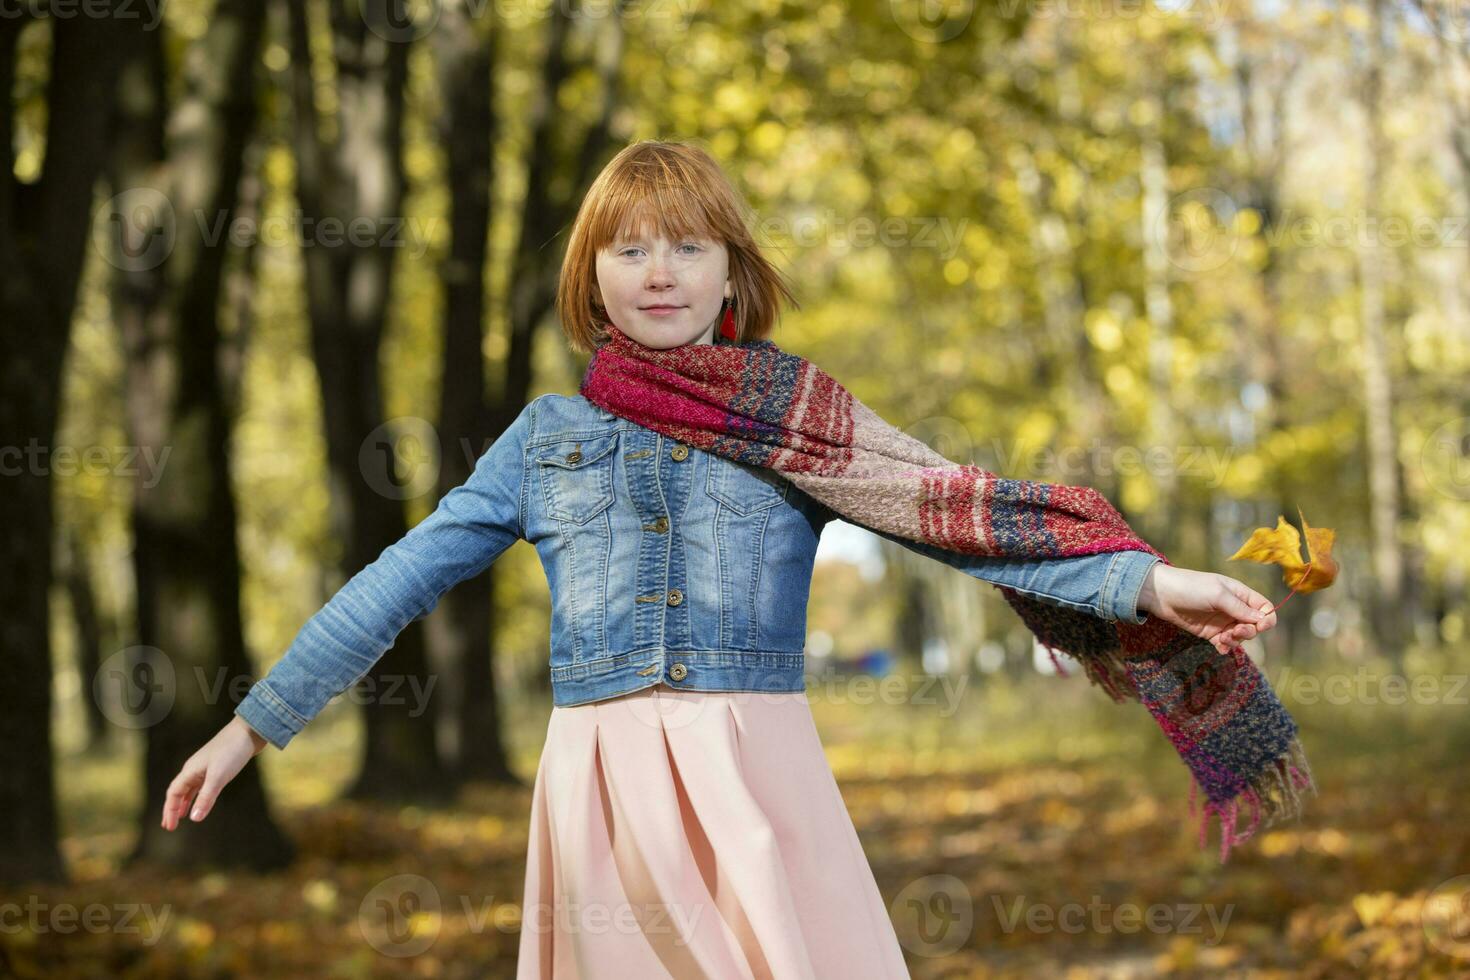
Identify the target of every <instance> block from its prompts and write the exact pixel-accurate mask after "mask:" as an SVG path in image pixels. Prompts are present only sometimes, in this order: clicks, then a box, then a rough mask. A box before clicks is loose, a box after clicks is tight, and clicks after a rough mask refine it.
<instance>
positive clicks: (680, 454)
mask: <svg viewBox="0 0 1470 980" xmlns="http://www.w3.org/2000/svg"><path fill="white" fill-rule="evenodd" d="M669 455H670V456H672V457H674V459H676V460H682V459H684V458H685V457H687V456H688V455H689V447H688V446H686V445H684V444H683V443H682V442H681V443H679V444H678V445H677V446H675V447H674V448H673V449H671V450H670V451H669Z"/></svg>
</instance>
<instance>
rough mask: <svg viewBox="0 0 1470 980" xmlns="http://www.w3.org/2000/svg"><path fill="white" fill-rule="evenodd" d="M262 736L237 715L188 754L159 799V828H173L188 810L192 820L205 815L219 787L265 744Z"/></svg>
mask: <svg viewBox="0 0 1470 980" xmlns="http://www.w3.org/2000/svg"><path fill="white" fill-rule="evenodd" d="M267 744H269V743H267V742H266V740H265V738H264V737H263V736H261V735H260V734H259V733H257V732H256V731H255V729H253V728H251V727H250V726H249V725H247V724H246V723H245V719H243V718H241V717H240V716H239V715H236V716H235V717H233V718H231V719H230V722H229V724H227V725H225V727H224V728H221V729H220V730H219V732H218V733H216V734H215V736H214V738H212V739H210V740H209V741H208V742H206V743H204V746H203V747H202V748H200V749H199V751H198V752H195V753H194V754H193V755H191V756H189V758H188V760H187V761H186V762H185V763H184V767H183V768H182V769H180V770H179V774H178V775H177V776H175V777H174V780H173V782H171V783H169V784H168V795H167V796H166V797H165V798H164V801H163V828H164V829H165V830H174V829H177V827H178V826H179V819H180V818H181V817H183V815H184V813H185V811H187V810H189V803H190V801H191V800H193V803H194V808H193V812H192V813H191V814H190V816H191V819H193V820H194V822H195V823H198V822H199V821H200V820H203V819H204V818H205V817H207V816H209V811H210V810H212V809H213V808H214V801H215V800H216V799H218V798H219V794H220V790H222V789H224V788H225V784H226V783H228V782H229V781H230V780H232V779H234V778H235V775H236V774H237V773H238V772H239V771H240V770H241V769H244V768H245V763H247V762H249V761H250V760H251V759H253V758H254V757H255V756H256V755H257V754H259V753H260V752H261V751H262V750H263V749H264V748H265V747H266V745H267Z"/></svg>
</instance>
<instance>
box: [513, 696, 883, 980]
mask: <svg viewBox="0 0 1470 980" xmlns="http://www.w3.org/2000/svg"><path fill="white" fill-rule="evenodd" d="M908 975H909V974H908V970H907V968H906V967H905V966H904V960H903V954H902V953H901V951H900V949H899V944H898V937H897V934H896V933H895V931H894V928H893V924H892V922H891V920H890V919H889V916H888V909H887V908H886V907H885V905H884V902H883V898H882V895H881V894H880V893H879V891H878V885H877V882H875V881H874V880H873V872H872V869H871V868H870V867H869V866H868V861H867V858H866V857H865V856H864V854H863V849H862V845H861V844H860V843H859V841H858V836H857V831H856V830H855V829H854V828H853V825H852V818H851V817H850V816H848V813H847V807H846V806H845V804H844V803H843V800H842V796H841V794H840V792H839V791H838V788H837V780H836V779H835V778H834V777H833V775H832V770H831V768H830V766H829V765H828V763H827V758H826V756H825V755H824V754H823V752H822V745H821V741H820V739H819V738H818V735H817V729H816V725H815V723H814V721H813V719H812V714H811V707H810V705H809V704H808V703H807V697H806V694H805V693H804V692H801V691H796V692H791V693H781V694H773V693H759V692H748V691H740V692H704V691H679V690H674V689H672V688H669V687H667V686H664V685H658V686H656V687H652V688H646V689H644V690H642V691H635V692H633V693H632V694H626V695H622V696H619V697H615V698H609V699H608V700H605V701H597V702H592V703H589V704H580V705H575V706H572V707H565V708H553V709H552V712H551V722H550V725H549V726H548V729H547V736H546V745H545V748H544V749H543V750H542V752H541V763H540V765H539V767H538V768H537V771H536V785H535V789H534V790H533V792H532V799H531V832H530V844H529V853H528V855H527V860H526V888H525V898H524V903H523V905H522V921H521V938H520V952H519V961H518V965H517V973H516V976H517V978H518V980H532V978H544V980H574V978H575V980H601V978H608V980H623V978H638V980H648V978H658V977H665V976H671V977H675V978H679V980H683V978H686V977H689V978H695V977H708V978H711V980H726V978H730V980H733V978H737V977H738V978H755V977H776V978H780V980H796V978H805V977H810V978H818V977H843V978H850V980H861V978H866V977H871V978H884V980H894V978H907V977H908Z"/></svg>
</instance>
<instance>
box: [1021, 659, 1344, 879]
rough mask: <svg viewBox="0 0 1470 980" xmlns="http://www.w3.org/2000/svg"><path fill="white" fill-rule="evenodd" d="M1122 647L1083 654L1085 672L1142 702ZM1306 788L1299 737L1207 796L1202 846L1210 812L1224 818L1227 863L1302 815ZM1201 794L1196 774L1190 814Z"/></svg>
mask: <svg viewBox="0 0 1470 980" xmlns="http://www.w3.org/2000/svg"><path fill="white" fill-rule="evenodd" d="M1042 645H1043V646H1045V647H1046V652H1047V653H1048V654H1050V655H1051V658H1052V662H1053V663H1056V664H1057V672H1058V673H1059V674H1061V675H1062V676H1067V675H1066V672H1065V671H1063V670H1062V669H1061V664H1060V663H1057V659H1056V650H1055V649H1053V647H1052V645H1051V644H1050V643H1043V644H1042ZM1120 652H1121V651H1113V650H1109V651H1105V652H1101V653H1089V654H1086V655H1084V656H1082V657H1080V658H1077V657H1076V656H1075V655H1070V654H1069V656H1073V657H1074V659H1079V660H1080V662H1081V664H1082V669H1083V671H1084V672H1085V673H1086V674H1087V677H1088V680H1090V681H1091V682H1092V683H1093V684H1096V685H1097V686H1098V687H1100V688H1102V689H1103V690H1104V691H1106V692H1107V693H1108V696H1109V697H1111V698H1112V699H1113V700H1114V701H1117V702H1119V703H1123V702H1125V701H1130V700H1131V701H1139V700H1141V698H1140V697H1139V693H1138V688H1137V686H1136V685H1135V684H1134V683H1133V678H1132V676H1131V675H1129V673H1128V668H1127V665H1126V664H1125V663H1124V661H1123V658H1122V657H1121V656H1119V653H1120ZM1302 790H1309V791H1310V792H1311V793H1312V795H1314V796H1315V795H1316V793H1317V785H1316V783H1315V782H1314V781H1313V778H1312V769H1311V767H1310V766H1309V765H1308V764H1307V754H1306V751H1305V750H1304V749H1303V748H1302V743H1301V740H1300V739H1297V738H1293V739H1292V740H1291V743H1290V744H1289V745H1287V747H1286V751H1285V753H1283V754H1282V755H1281V756H1280V757H1279V758H1277V759H1275V760H1274V763H1273V764H1272V765H1271V766H1268V767H1267V768H1266V770H1265V771H1264V772H1262V773H1260V774H1259V775H1257V776H1256V777H1255V778H1254V779H1252V780H1251V781H1250V783H1248V784H1247V785H1246V787H1245V788H1244V789H1243V790H1241V791H1240V792H1239V793H1238V794H1236V795H1235V796H1234V797H1233V798H1232V799H1229V800H1225V801H1215V800H1207V801H1206V802H1205V807H1204V812H1203V813H1201V814H1200V820H1199V846H1200V847H1204V846H1205V843H1206V840H1207V837H1208V834H1209V826H1210V817H1211V816H1219V818H1220V863H1221V864H1224V863H1226V862H1227V861H1229V860H1230V849H1231V848H1232V847H1234V846H1235V845H1237V844H1244V843H1245V842H1246V841H1248V840H1250V839H1251V838H1252V837H1254V836H1255V834H1256V832H1257V831H1258V830H1261V829H1263V828H1265V827H1270V826H1272V825H1274V824H1276V823H1279V822H1281V821H1283V820H1291V819H1295V818H1298V817H1300V816H1301V814H1302V806H1303V803H1304V800H1303V797H1302V793H1301V792H1300V791H1302ZM1198 793H1199V783H1198V781H1196V780H1195V779H1194V777H1193V776H1191V777H1190V780H1189V813H1190V816H1193V815H1194V814H1195V811H1196V809H1197V807H1198V804H1197V802H1196V800H1197V796H1198ZM1246 803H1248V804H1250V808H1251V817H1250V823H1249V824H1248V825H1247V826H1246V828H1245V829H1244V830H1242V831H1240V832H1237V831H1236V824H1237V823H1238V822H1239V820H1240V814H1241V807H1242V805H1243V804H1246Z"/></svg>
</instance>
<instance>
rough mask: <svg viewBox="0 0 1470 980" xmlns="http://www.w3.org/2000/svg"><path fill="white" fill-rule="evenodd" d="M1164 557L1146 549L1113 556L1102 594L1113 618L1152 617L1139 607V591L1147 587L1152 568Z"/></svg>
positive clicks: (1143, 619)
mask: <svg viewBox="0 0 1470 980" xmlns="http://www.w3.org/2000/svg"><path fill="white" fill-rule="evenodd" d="M1160 560H1161V559H1160V558H1159V557H1158V556H1157V555H1151V554H1149V553H1148V552H1146V551H1120V552H1118V553H1117V554H1116V555H1114V556H1113V563H1112V565H1111V566H1110V567H1109V568H1108V577H1107V584H1106V585H1105V586H1104V587H1103V596H1102V602H1103V608H1104V609H1105V610H1107V615H1108V617H1109V618H1110V619H1116V620H1118V621H1119V622H1123V623H1145V622H1147V621H1148V614H1147V613H1143V612H1140V611H1139V609H1138V595H1139V593H1140V592H1142V591H1143V582H1144V579H1146V578H1148V572H1149V569H1151V568H1153V567H1154V565H1156V564H1158V563H1159V561H1160Z"/></svg>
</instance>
